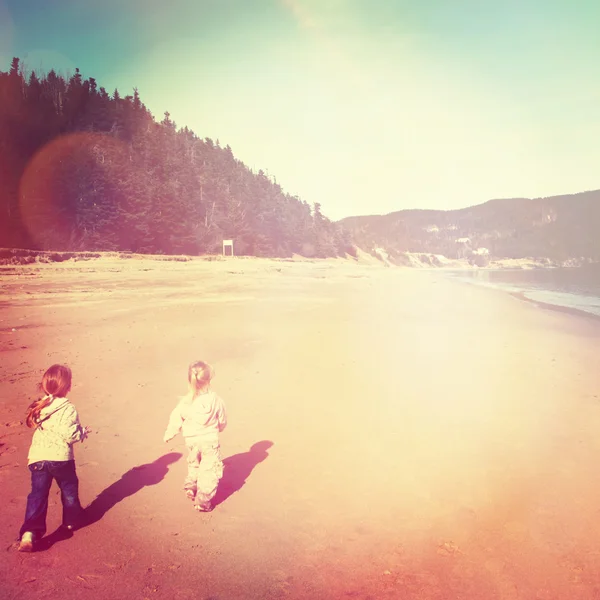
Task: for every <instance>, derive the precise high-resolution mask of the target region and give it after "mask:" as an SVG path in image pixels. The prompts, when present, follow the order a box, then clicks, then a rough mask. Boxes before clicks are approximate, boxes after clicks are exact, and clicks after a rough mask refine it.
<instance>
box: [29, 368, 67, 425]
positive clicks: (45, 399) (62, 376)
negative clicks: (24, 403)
mask: <svg viewBox="0 0 600 600" xmlns="http://www.w3.org/2000/svg"><path fill="white" fill-rule="evenodd" d="M71 378H72V374H71V369H69V367H67V366H66V365H52V366H51V367H50V368H49V369H48V370H47V371H46V372H45V373H44V376H43V377H42V383H40V388H41V390H42V391H43V392H44V396H42V397H41V398H38V399H37V400H36V401H35V402H33V403H31V404H30V405H29V407H28V409H27V418H26V419H25V422H26V423H27V427H31V428H32V429H35V428H36V427H37V426H38V425H39V422H40V412H41V411H42V409H44V408H46V406H48V405H49V404H50V403H51V402H52V400H54V398H64V397H65V396H66V395H67V394H68V393H69V391H70V389H71Z"/></svg>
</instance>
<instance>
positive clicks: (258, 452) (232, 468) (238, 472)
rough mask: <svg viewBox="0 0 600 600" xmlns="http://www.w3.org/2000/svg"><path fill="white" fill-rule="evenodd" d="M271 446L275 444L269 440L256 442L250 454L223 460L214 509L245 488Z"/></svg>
mask: <svg viewBox="0 0 600 600" xmlns="http://www.w3.org/2000/svg"><path fill="white" fill-rule="evenodd" d="M271 446H273V442H271V441H269V440H263V441H261V442H256V444H253V445H252V446H251V447H250V450H248V452H240V454H234V455H233V456H228V457H227V458H226V459H224V460H223V467H224V469H223V478H222V479H221V481H220V482H219V488H218V489H217V494H216V495H215V497H214V499H213V507H216V506H218V505H219V504H221V503H223V502H225V500H227V498H229V496H231V495H232V494H235V492H237V491H238V490H240V489H241V488H242V487H243V485H244V484H245V483H246V480H247V479H248V477H249V476H250V473H252V470H253V469H254V467H256V465H257V464H258V463H261V462H262V461H263V460H265V459H266V458H267V457H268V456H269V453H268V452H267V450H268V449H269V448H270V447H271Z"/></svg>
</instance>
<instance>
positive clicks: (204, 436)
mask: <svg viewBox="0 0 600 600" xmlns="http://www.w3.org/2000/svg"><path fill="white" fill-rule="evenodd" d="M212 377H213V369H212V367H211V366H210V365H208V364H207V363H205V362H202V361H198V362H194V363H192V364H191V365H190V366H189V369H188V382H189V390H188V393H187V394H186V395H185V396H184V397H183V398H182V399H181V400H180V401H179V403H178V404H177V406H176V407H175V409H174V410H173V412H172V413H171V417H170V418H169V424H168V426H167V430H166V431H165V435H164V441H165V442H168V441H169V440H171V439H173V438H174V437H175V436H176V435H177V434H178V433H179V432H180V431H181V432H182V434H183V438H184V440H185V444H186V447H187V449H188V459H187V464H188V474H187V477H186V478H185V482H184V485H183V489H184V490H185V493H186V495H187V497H188V498H190V499H191V500H193V501H194V507H195V509H196V510H198V511H202V512H209V511H211V510H212V508H213V507H212V504H211V500H212V499H213V498H214V496H215V494H216V493H217V486H218V485H219V481H220V479H221V477H223V462H222V460H221V450H220V446H219V433H220V432H221V431H223V430H224V429H225V427H226V425H227V414H226V412H225V405H224V403H223V400H221V398H220V397H219V396H218V395H217V394H216V393H215V392H213V391H212V390H211V389H210V382H211V379H212Z"/></svg>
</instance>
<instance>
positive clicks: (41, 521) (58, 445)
mask: <svg viewBox="0 0 600 600" xmlns="http://www.w3.org/2000/svg"><path fill="white" fill-rule="evenodd" d="M40 387H41V389H42V390H43V392H44V396H42V397H41V398H40V399H39V400H36V401H35V402H33V404H31V405H30V406H29V409H28V410H27V420H26V421H27V426H28V427H31V428H32V429H34V432H33V439H32V441H31V447H30V449H29V455H28V461H27V462H28V465H29V471H30V472H31V493H30V494H29V496H27V508H26V509H25V520H24V522H23V525H22V527H21V531H20V533H19V538H20V544H19V551H20V552H31V551H32V550H34V545H35V544H36V542H37V541H39V539H40V538H42V537H43V536H44V534H45V533H46V514H47V512H48V494H49V493H50V487H51V485H52V480H53V479H55V480H56V483H57V484H58V487H59V488H60V497H61V500H62V506H63V517H62V524H63V527H65V528H66V529H71V530H72V529H75V528H76V527H77V526H78V525H80V524H81V517H82V508H81V504H80V502H79V480H78V479H77V473H76V472H75V460H74V456H73V444H74V443H75V442H82V441H83V440H84V439H85V438H86V436H87V434H88V433H90V429H89V427H82V426H81V424H80V423H79V416H78V415H77V410H75V407H74V406H73V405H72V404H71V403H70V402H69V400H68V399H67V394H68V393H69V391H70V390H71V369H69V367H67V366H65V365H52V366H51V367H50V368H49V369H48V370H47V371H46V372H45V373H44V376H43V377H42V383H41V385H40Z"/></svg>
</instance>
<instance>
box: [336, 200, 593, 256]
mask: <svg viewBox="0 0 600 600" xmlns="http://www.w3.org/2000/svg"><path fill="white" fill-rule="evenodd" d="M339 223H340V224H341V225H342V226H343V227H344V228H346V229H348V230H349V231H350V233H351V234H352V236H353V238H354V241H355V243H356V244H357V246H359V247H360V248H362V249H363V250H365V251H367V252H371V253H372V254H377V253H378V252H380V250H379V251H377V250H376V249H377V248H380V249H383V250H384V251H385V252H386V253H387V254H388V255H389V259H390V260H391V261H392V262H394V263H397V264H401V263H405V262H406V256H405V253H407V252H422V253H431V254H442V255H444V256H446V257H448V258H453V259H454V258H470V259H472V260H473V261H474V262H477V263H482V262H486V261H487V260H488V258H496V259H503V258H525V257H537V258H546V259H549V260H551V261H558V262H564V261H567V260H569V259H579V258H585V259H589V260H594V261H600V190H595V191H589V192H583V193H580V194H570V195H566V196H552V197H548V198H535V199H528V198H507V199H500V200H490V201H489V202H486V203H484V204H479V205H477V206H472V207H469V208H463V209H459V210H449V211H442V210H401V211H398V212H393V213H390V214H388V215H373V216H363V217H348V218H346V219H342V220H341V221H340V222H339Z"/></svg>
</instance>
